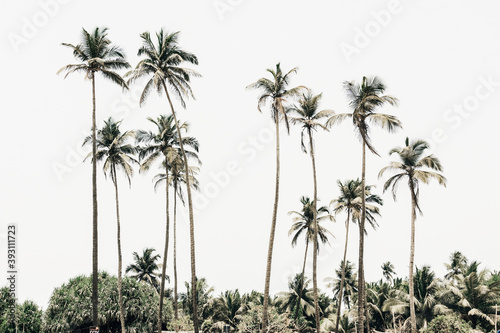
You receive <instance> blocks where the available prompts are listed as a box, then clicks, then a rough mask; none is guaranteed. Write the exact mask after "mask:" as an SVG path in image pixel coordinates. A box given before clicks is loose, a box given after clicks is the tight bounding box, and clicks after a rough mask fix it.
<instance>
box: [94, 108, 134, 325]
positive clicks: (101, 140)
mask: <svg viewBox="0 0 500 333" xmlns="http://www.w3.org/2000/svg"><path fill="white" fill-rule="evenodd" d="M120 123H121V121H119V122H115V121H114V120H113V118H109V119H108V120H107V121H104V126H103V128H102V129H100V130H99V131H98V132H97V154H96V158H97V161H102V160H104V166H103V170H104V174H105V175H106V176H107V175H110V176H111V180H112V181H113V185H114V186H115V200H116V239H117V245H118V304H119V307H120V322H121V330H122V333H125V316H124V313H123V312H124V310H123V296H122V246H121V226H120V207H119V200H118V179H117V177H116V170H117V168H119V169H121V170H122V171H123V173H124V175H125V176H126V177H127V180H128V182H129V185H130V177H131V176H132V175H133V169H132V166H131V164H133V163H136V164H139V162H137V161H136V159H135V158H134V157H133V156H131V155H132V154H135V153H136V148H135V147H133V146H132V145H131V144H130V143H128V141H129V140H130V139H131V138H132V137H133V136H134V133H133V132H131V131H126V132H124V133H121V131H120ZM91 140H92V137H91V136H88V137H87V138H85V141H84V144H88V143H89V142H91ZM89 156H90V154H89Z"/></svg>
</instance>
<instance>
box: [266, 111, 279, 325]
mask: <svg viewBox="0 0 500 333" xmlns="http://www.w3.org/2000/svg"><path fill="white" fill-rule="evenodd" d="M275 122H276V188H275V191H274V207H273V218H272V222H271V234H270V235H269V248H268V251H267V266H266V282H265V286H264V305H263V308H262V333H266V332H267V323H268V313H267V309H268V307H269V286H270V283H271V262H272V260H273V246H274V233H275V231H276V215H277V212H278V198H279V187H280V127H279V118H278V117H277V119H275Z"/></svg>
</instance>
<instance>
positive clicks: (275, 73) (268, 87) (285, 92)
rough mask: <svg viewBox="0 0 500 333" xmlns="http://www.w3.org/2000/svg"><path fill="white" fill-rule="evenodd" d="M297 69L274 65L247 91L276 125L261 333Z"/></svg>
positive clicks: (265, 320) (264, 326)
mask: <svg viewBox="0 0 500 333" xmlns="http://www.w3.org/2000/svg"><path fill="white" fill-rule="evenodd" d="M297 70H298V68H297V67H295V68H293V69H291V70H290V71H289V72H287V73H286V74H284V73H283V72H282V71H281V66H280V64H277V65H276V70H272V69H268V70H267V71H268V72H269V73H270V74H271V75H272V80H270V79H267V78H260V79H259V80H257V82H255V83H252V84H250V85H249V86H248V87H247V89H258V90H260V91H261V95H260V96H259V101H258V104H257V109H258V110H259V112H262V110H261V107H262V106H264V105H266V103H267V102H268V101H270V103H271V117H272V119H273V121H274V123H275V125H276V186H275V191H274V206H273V216H272V219H271V233H270V236H269V248H268V252H267V265H266V281H265V286H264V304H263V314H262V333H265V332H267V323H268V313H267V312H268V307H269V287H270V283H271V263H272V258H273V246H274V234H275V230H276V215H277V212H278V198H279V180H280V141H279V137H280V135H279V133H280V132H279V124H280V122H281V121H283V122H284V123H285V125H286V128H287V130H288V131H289V123H288V116H287V114H286V105H285V104H286V103H287V98H294V97H296V96H299V95H300V94H301V92H302V91H304V90H306V88H305V87H303V86H298V87H294V88H288V85H289V83H290V75H291V74H295V73H297Z"/></svg>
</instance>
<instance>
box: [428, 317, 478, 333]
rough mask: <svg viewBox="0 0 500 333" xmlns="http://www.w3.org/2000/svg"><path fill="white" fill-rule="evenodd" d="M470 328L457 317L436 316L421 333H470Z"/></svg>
mask: <svg viewBox="0 0 500 333" xmlns="http://www.w3.org/2000/svg"><path fill="white" fill-rule="evenodd" d="M470 332H472V328H471V327H470V326H469V324H467V323H466V322H465V321H463V320H462V319H460V318H459V317H458V316H457V315H447V316H437V317H436V318H434V319H433V320H432V321H431V322H430V323H429V326H428V327H427V329H424V330H423V331H422V333H470Z"/></svg>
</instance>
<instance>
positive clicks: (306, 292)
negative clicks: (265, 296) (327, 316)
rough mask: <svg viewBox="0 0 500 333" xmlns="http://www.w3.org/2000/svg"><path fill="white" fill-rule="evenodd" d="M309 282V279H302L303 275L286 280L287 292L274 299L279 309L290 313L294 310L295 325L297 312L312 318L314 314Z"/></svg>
mask: <svg viewBox="0 0 500 333" xmlns="http://www.w3.org/2000/svg"><path fill="white" fill-rule="evenodd" d="M310 282H311V281H310V280H309V279H305V278H304V275H303V273H302V274H300V273H299V274H296V275H295V276H294V278H293V279H289V280H288V289H289V291H287V292H280V293H279V294H278V298H277V299H276V304H277V306H278V307H279V308H280V309H282V310H285V309H286V310H288V311H289V312H290V313H291V312H292V311H293V310H294V309H295V321H296V322H297V324H298V319H299V318H298V316H299V312H301V313H304V314H305V315H306V316H312V315H314V313H315V309H314V296H313V295H312V293H313V292H312V290H311V289H309V288H308V286H309V283H310Z"/></svg>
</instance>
